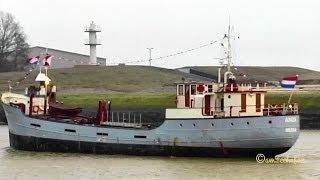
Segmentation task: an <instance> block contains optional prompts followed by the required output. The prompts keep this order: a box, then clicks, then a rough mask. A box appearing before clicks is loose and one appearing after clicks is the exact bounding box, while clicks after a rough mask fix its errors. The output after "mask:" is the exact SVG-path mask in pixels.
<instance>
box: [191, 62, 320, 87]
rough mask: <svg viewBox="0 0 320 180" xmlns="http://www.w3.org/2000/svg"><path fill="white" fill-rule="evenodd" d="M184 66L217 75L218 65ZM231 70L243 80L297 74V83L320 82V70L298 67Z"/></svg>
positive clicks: (275, 77) (268, 78)
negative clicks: (243, 75)
mask: <svg viewBox="0 0 320 180" xmlns="http://www.w3.org/2000/svg"><path fill="white" fill-rule="evenodd" d="M186 68H191V69H194V70H196V71H200V72H204V73H207V74H210V75H213V76H217V74H218V68H219V67H217V66H193V67H186ZM232 71H233V72H234V73H235V74H236V75H238V80H243V81H258V82H267V81H280V80H281V79H282V78H283V77H284V76H288V75H296V74H298V75H299V81H298V84H320V72H318V71H312V70H309V69H303V68H298V67H284V66H282V67H281V66H275V67H261V66H239V67H237V70H235V69H234V68H233V69H232ZM221 72H222V73H224V72H225V69H222V70H221ZM242 74H245V75H246V77H245V78H244V77H241V75H242Z"/></svg>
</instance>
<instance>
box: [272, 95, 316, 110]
mask: <svg viewBox="0 0 320 180" xmlns="http://www.w3.org/2000/svg"><path fill="white" fill-rule="evenodd" d="M289 97H290V93H268V94H267V95H266V104H282V103H287V102H288V100H289ZM295 102H296V103H298V104H299V107H305V108H307V107H320V92H313V93H306V92H295V93H293V95H292V98H291V103H295Z"/></svg>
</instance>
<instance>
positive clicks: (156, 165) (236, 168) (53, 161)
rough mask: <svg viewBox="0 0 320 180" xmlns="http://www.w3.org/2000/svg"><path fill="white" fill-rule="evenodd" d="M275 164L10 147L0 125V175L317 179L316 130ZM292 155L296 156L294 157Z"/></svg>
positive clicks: (319, 143) (319, 135) (319, 151)
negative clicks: (29, 149) (14, 148)
mask: <svg viewBox="0 0 320 180" xmlns="http://www.w3.org/2000/svg"><path fill="white" fill-rule="evenodd" d="M281 158H282V159H281V160H278V161H277V162H278V163H266V162H264V163H258V162H257V161H256V159H255V158H245V159H242V158H183V157H141V156H124V155H93V154H76V153H75V154H71V153H39V152H26V151H17V150H13V149H11V148H10V147H9V140H8V127H7V126H0V179H1V180H2V179H23V180H25V179H39V180H40V179H41V180H42V179H46V180H48V179H77V180H78V179H184V180H186V179H248V178H249V179H274V178H277V179H318V180H319V179H320V130H303V131H302V132H301V134H300V137H299V139H298V141H297V143H296V144H295V146H294V147H293V148H291V149H290V150H289V151H288V152H287V153H285V154H282V155H281ZM292 160H297V161H295V162H296V163H294V161H292ZM269 162H270V161H269Z"/></svg>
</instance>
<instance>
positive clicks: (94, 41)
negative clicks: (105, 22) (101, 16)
mask: <svg viewBox="0 0 320 180" xmlns="http://www.w3.org/2000/svg"><path fill="white" fill-rule="evenodd" d="M84 32H89V40H87V41H86V42H85V45H89V46H90V64H93V65H95V64H97V45H101V42H100V41H99V40H98V38H97V32H101V29H100V27H99V26H97V25H96V24H94V22H93V21H91V24H90V26H87V27H85V30H84Z"/></svg>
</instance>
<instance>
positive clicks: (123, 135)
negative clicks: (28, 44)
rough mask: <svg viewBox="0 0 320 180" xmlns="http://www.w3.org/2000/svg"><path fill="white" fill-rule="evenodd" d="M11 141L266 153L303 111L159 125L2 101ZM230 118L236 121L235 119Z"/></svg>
mask: <svg viewBox="0 0 320 180" xmlns="http://www.w3.org/2000/svg"><path fill="white" fill-rule="evenodd" d="M3 107H4V110H5V113H6V116H7V119H8V127H9V136H10V146H11V147H12V148H15V149H19V150H28V151H52V152H80V153H99V154H132V155H155V156H156V155H163V156H205V157H215V156H224V157H225V156H232V157H234V156H255V155H256V154H259V153H263V154H265V155H267V156H274V155H277V154H281V153H283V152H286V151H287V150H288V149H290V148H291V147H292V146H293V145H294V143H295V142H296V140H297V138H298V136H299V131H300V128H299V126H300V122H299V116H297V115H290V116H289V115H287V116H263V117H243V118H222V119H166V120H165V121H164V123H163V124H162V125H160V126H159V127H157V128H155V129H135V128H119V127H118V128H116V127H108V126H104V127H97V126H92V125H77V124H69V123H63V122H57V121H49V120H40V119H37V118H35V117H28V116H25V115H24V114H23V113H22V112H21V110H20V109H18V108H16V107H12V106H9V105H6V104H3ZM231 123H232V124H233V125H231Z"/></svg>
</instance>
